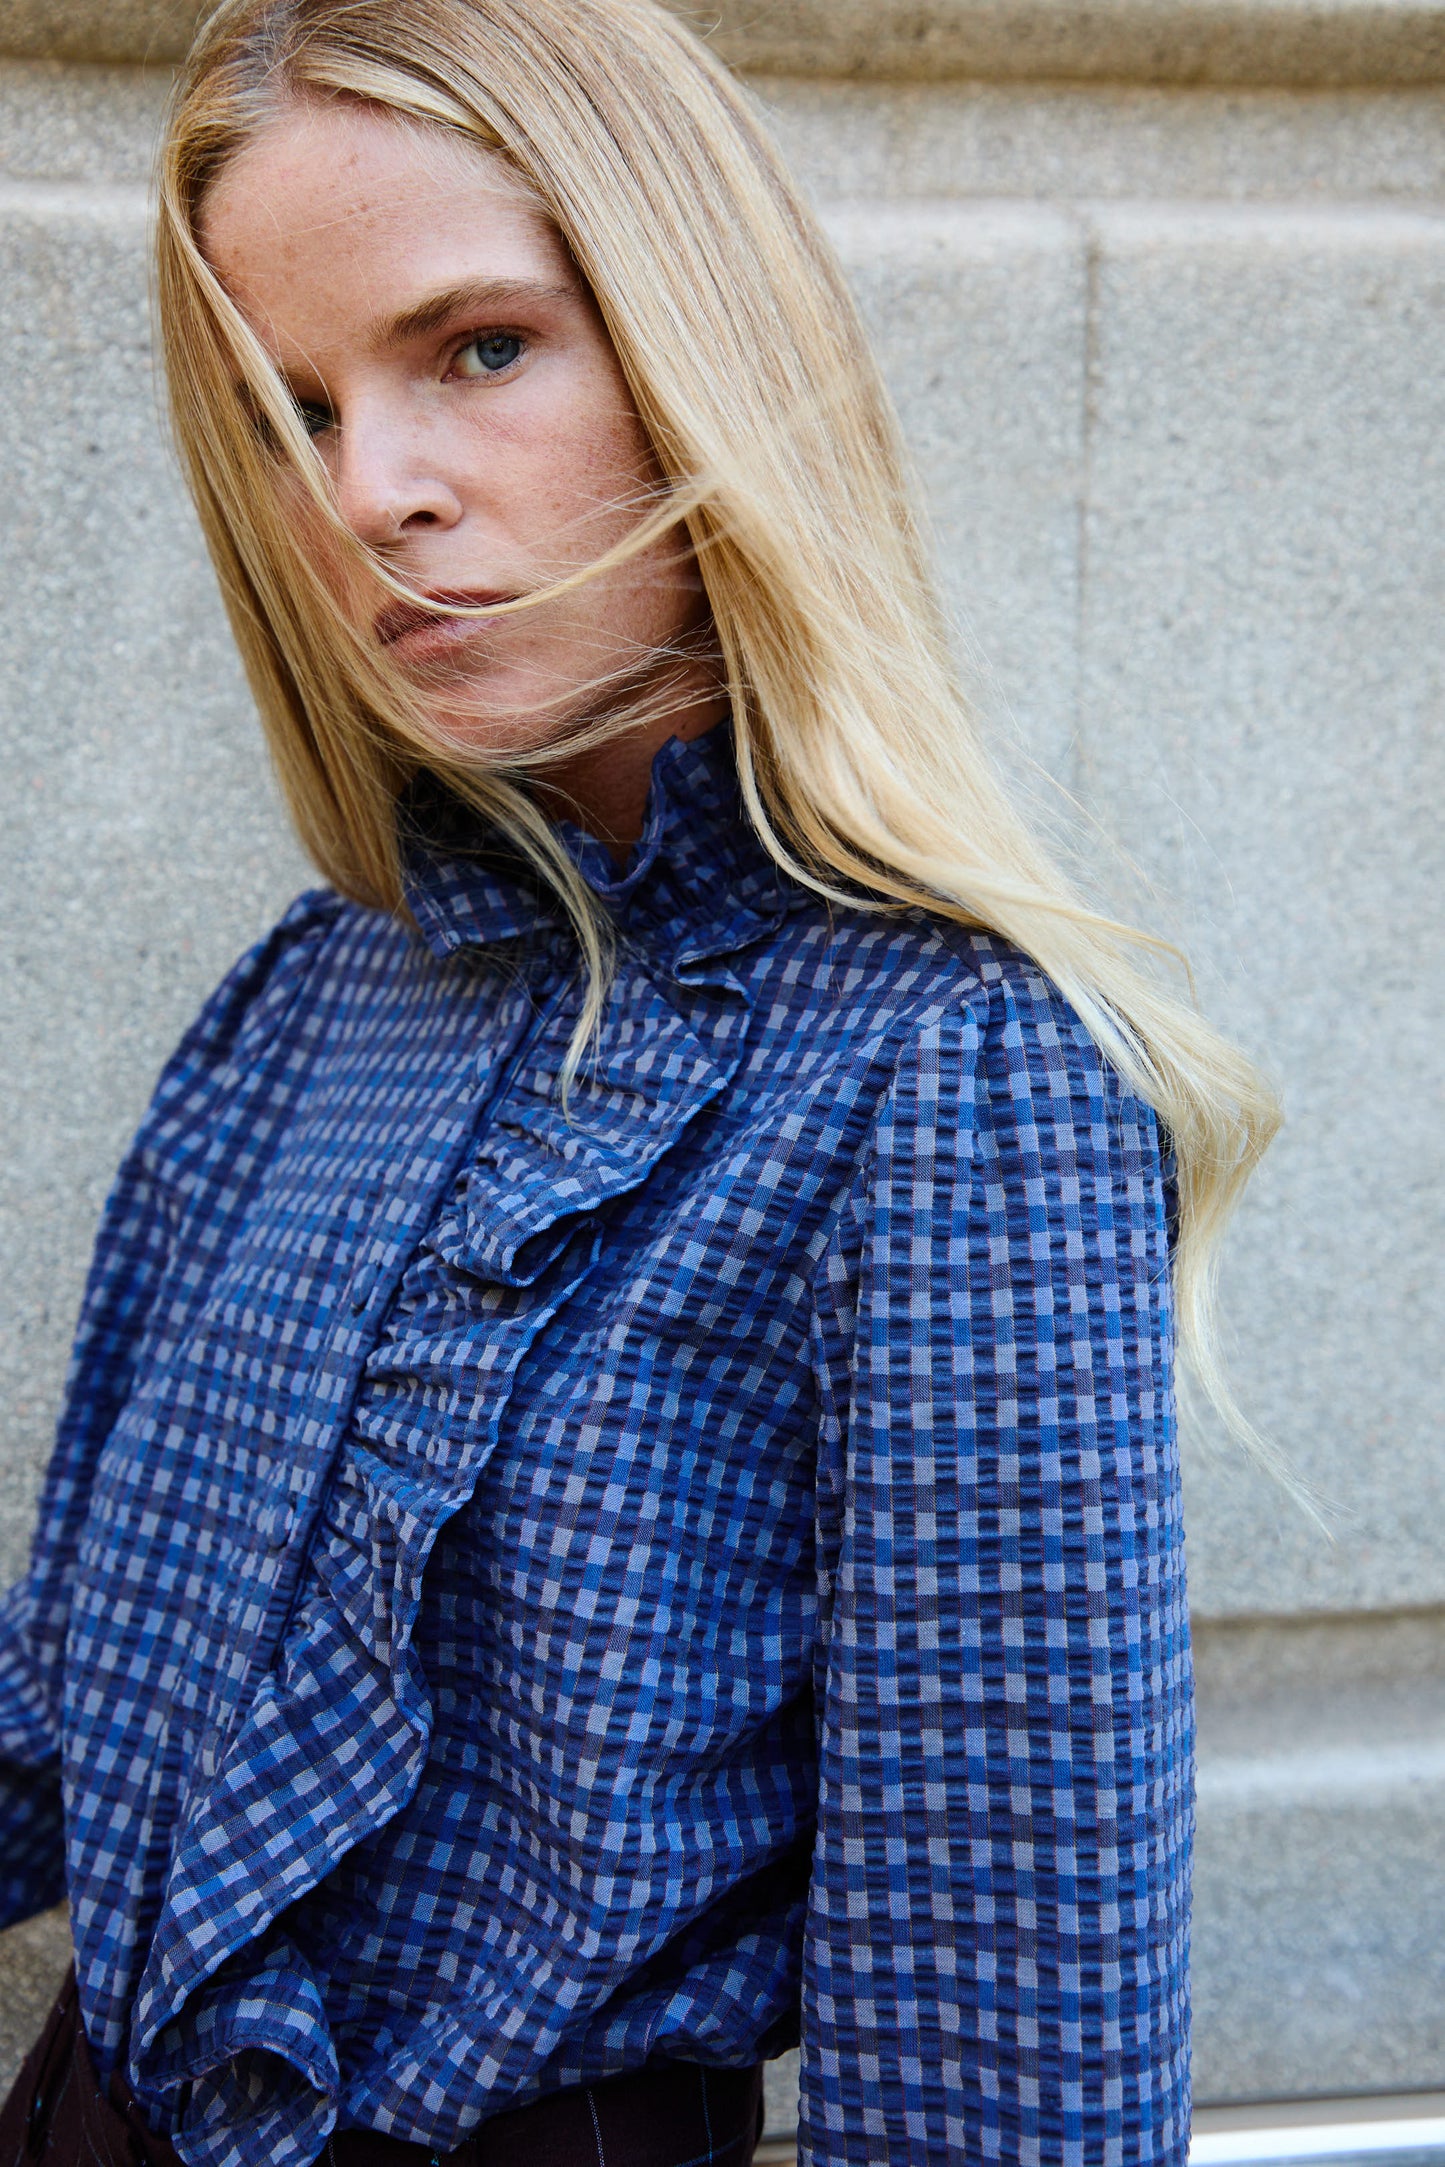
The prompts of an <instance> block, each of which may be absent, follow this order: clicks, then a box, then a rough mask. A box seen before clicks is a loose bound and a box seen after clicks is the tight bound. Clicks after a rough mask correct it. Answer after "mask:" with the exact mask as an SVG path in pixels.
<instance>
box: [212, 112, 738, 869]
mask: <svg viewBox="0 0 1445 2167" xmlns="http://www.w3.org/2000/svg"><path fill="white" fill-rule="evenodd" d="M201 238H202V243H203V246H204V248H205V250H206V254H207V257H208V259H209V261H210V263H211V265H212V267H213V268H214V269H215V271H216V272H217V274H218V275H219V277H220V278H221V279H222V281H223V282H224V284H225V286H226V287H227V289H228V291H229V292H230V294H231V296H232V298H233V299H234V300H235V301H236V302H237V304H238V306H239V307H240V308H241V310H242V311H243V312H244V314H245V316H246V318H247V319H248V321H249V323H250V324H251V326H252V328H253V329H254V330H255V331H256V333H257V335H258V337H259V338H260V339H261V341H262V343H263V344H264V345H265V347H266V348H267V350H268V352H269V353H270V355H271V357H272V359H273V360H274V361H275V363H276V365H277V367H278V368H279V370H280V371H281V373H282V375H283V377H284V379H285V381H286V383H287V385H288V386H289V388H290V390H291V392H292V394H293V396H294V397H295V399H296V400H297V402H298V405H299V406H300V408H301V411H302V414H303V416H304V417H305V420H306V424H307V427H308V429H309V430H310V432H311V434H312V436H313V439H314V442H315V444H316V448H317V450H318V452H319V454H320V456H321V458H322V460H323V462H324V464H325V466H326V468H327V471H328V473H329V474H330V476H331V480H332V483H333V486H334V490H335V502H336V505H337V508H338V510H339V511H340V514H341V517H342V519H343V520H344V521H345V523H346V524H347V526H348V527H349V528H350V529H351V531H352V533H353V534H354V535H355V536H356V537H357V539H358V540H359V541H361V542H363V543H365V544H367V545H368V547H369V548H370V550H372V551H373V552H374V553H375V554H376V556H377V557H379V558H380V559H381V560H383V561H384V562H385V563H386V564H387V565H388V566H389V567H390V568H391V569H392V570H394V571H395V572H396V573H398V574H399V575H400V576H401V577H402V578H403V579H404V580H405V581H406V582H407V583H408V584H409V585H411V586H413V587H415V588H417V589H418V590H420V591H421V592H423V593H426V594H428V595H430V596H432V597H436V598H440V599H443V600H448V601H453V602H456V601H466V602H497V601H503V600H510V599H514V598H516V597H518V596H523V595H527V594H532V593H536V592H538V591H539V590H541V589H544V588H546V587H548V586H549V585H551V584H552V583H553V582H555V581H556V580H558V579H559V578H562V577H564V576H565V575H566V574H567V573H569V572H573V571H576V570H578V569H579V568H581V567H583V566H585V565H587V564H589V563H592V562H594V561H595V560H596V559H597V558H598V557H599V556H600V555H601V554H602V553H603V552H604V551H605V550H607V549H608V548H609V547H610V546H612V545H613V544H614V543H616V542H617V541H619V540H620V539H622V537H623V536H624V535H626V534H627V533H628V532H629V531H630V530H631V529H632V528H633V527H634V526H635V525H636V523H637V521H638V518H639V516H640V515H641V513H642V511H643V510H645V508H646V500H647V498H648V495H649V492H651V491H652V490H654V489H655V487H656V484H657V480H658V476H657V472H656V467H655V462H654V460H653V456H652V452H651V448H650V445H649V443H648V439H647V436H646V432H645V431H644V429H643V427H642V424H641V421H640V420H639V418H638V415H637V412H636V409H635V408H634V406H633V403H632V400H631V397H630V395H629V392H628V389H627V385H626V382H625V380H624V378H623V375H622V371H621V369H620V367H619V365H618V361H617V357H616V354H615V353H614V351H613V348H612V345H611V342H610V340H609V338H608V336H607V333H606V330H605V328H604V326H603V323H602V320H601V318H600V316H599V314H598V312H597V309H596V307H595V306H594V304H593V302H592V300H591V298H590V296H589V295H588V293H587V292H586V290H585V288H584V287H583V286H582V284H581V282H580V280H579V278H578V276H577V273H576V271H575V269H574V268H573V265H572V263H571V260H570V257H569V255H568V252H567V250H566V248H565V246H564V245H563V243H562V241H561V239H560V238H559V236H558V234H557V232H556V230H555V229H554V228H553V227H552V226H551V225H550V224H549V222H548V221H547V219H546V217H545V216H544V215H543V213H542V211H541V210H540V208H539V207H538V205H537V202H536V200H535V198H534V197H533V196H532V195H531V194H530V192H529V191H528V190H527V188H526V187H525V184H524V183H522V182H521V181H520V179H519V178H517V177H516V176H514V175H513V173H512V172H511V170H510V169H509V168H508V167H507V166H506V164H505V163H504V162H503V161H502V160H500V159H498V158H496V157H493V156H492V155H490V154H488V153H486V152H484V151H480V150H477V149H474V148H473V147H472V146H470V145H469V144H467V143H466V142H465V141H464V140H462V139H461V138H458V137H454V136H452V135H449V134H448V133H447V132H445V131H444V130H441V129H434V128H429V127H424V126H421V125H415V126H414V125H412V124H411V123H409V122H407V121H405V120H403V119H401V118H400V117H398V116H395V115H390V114H386V113H384V112H382V111H380V110H379V109H373V108H368V107H364V106H361V105H346V104H341V103H333V104H322V103H316V104H299V103H298V104H294V105H290V106H287V107H285V108H283V110H282V111H281V113H280V114H279V115H278V117H277V118H276V119H275V120H274V121H273V122H272V123H271V124H270V125H269V126H268V127H267V128H266V129H265V130H264V131H263V132H262V133H261V134H260V135H259V136H258V137H257V138H256V139H254V140H253V141H252V142H251V143H250V144H249V145H248V146H247V147H246V149H244V150H243V151H242V152H241V153H240V154H239V155H238V156H237V157H236V158H235V159H234V160H233V161H232V162H231V164H230V165H229V166H227V167H226V168H225V170H224V171H223V172H222V174H221V176H220V177H219V179H218V180H217V182H216V183H215V185H214V187H213V189H212V191H211V193H210V195H209V197H208V199H207V202H206V205H205V209H204V217H203V221H202V234H201ZM297 516H298V519H304V518H305V517H306V516H307V514H306V511H305V509H304V507H303V503H302V492H301V491H300V490H299V489H298V491H297ZM310 516H311V517H312V519H313V520H314V519H315V514H314V511H313V512H312V513H311V515H310ZM317 524H318V525H319V524H320V522H319V521H318V522H317ZM318 540H319V538H318ZM332 554H333V556H338V557H339V555H340V554H341V553H340V552H336V551H335V550H334V547H333V552H332ZM333 579H334V586H335V591H336V593H337V596H338V603H339V606H341V607H342V608H344V609H345V610H346V611H347V613H348V614H349V615H350V616H351V617H352V619H353V621H355V622H356V623H357V624H358V625H359V626H360V627H361V628H362V629H364V631H365V633H366V635H367V636H368V637H369V638H371V639H374V640H375V641H376V643H377V645H378V647H379V648H382V649H384V650H385V652H386V654H387V655H388V656H389V658H390V660H391V661H392V662H393V664H395V665H396V666H397V667H398V668H399V669H400V670H402V671H403V672H404V673H405V675H406V676H407V678H408V679H409V680H410V682H411V683H412V685H413V687H414V688H415V689H416V691H417V692H418V693H419V694H420V696H421V699H422V703H423V706H424V707H425V709H426V711H427V712H428V713H429V714H430V716H431V717H432V718H433V720H434V722H435V723H436V725H437V727H438V729H439V730H441V731H444V732H445V733H446V734H447V735H448V736H450V737H451V738H452V739H453V740H456V739H461V740H462V741H463V742H465V743H466V744H467V745H469V746H470V747H472V748H474V749H478V750H481V751H483V752H486V751H488V750H490V751H494V752H503V751H531V750H535V749H537V748H541V747H548V746H551V747H564V746H566V745H567V744H568V742H569V741H570V740H571V739H572V738H574V737H575V736H576V734H577V730H578V727H579V723H585V722H586V721H587V720H588V719H591V718H593V717H595V716H596V715H598V714H599V713H602V714H605V713H607V712H608V711H609V710H614V711H615V710H616V708H617V705H618V700H619V687H622V686H633V687H635V685H636V683H637V681H638V679H639V677H642V678H644V679H646V678H648V677H649V676H650V677H651V678H653V679H654V680H656V683H655V684H654V687H653V689H654V692H655V693H657V692H661V693H662V697H661V699H659V700H656V701H655V702H654V704H655V705H656V706H657V707H658V708H659V710H665V712H660V713H659V718H658V719H657V721H656V722H655V723H650V724H647V725H644V726H642V727H641V729H640V731H637V730H634V731H632V732H629V733H628V735H627V737H625V738H623V739H620V740H618V741H615V742H614V743H612V744H610V745H608V746H605V747H602V748H599V749H598V750H596V751H595V752H594V753H591V754H584V755H583V756H582V759H581V762H580V766H578V767H577V770H576V772H571V773H569V772H568V770H567V769H566V768H565V767H564V768H563V769H562V770H560V771H559V774H560V781H561V783H562V785H563V787H565V788H567V789H568V790H569V791H570V792H571V793H572V794H573V795H574V796H580V797H581V799H582V809H583V812H584V816H585V815H587V814H589V813H592V814H595V816H596V817H595V819H594V825H597V826H598V827H599V830H600V832H604V833H610V832H616V833H622V834H625V831H626V830H627V828H628V827H629V826H632V827H634V829H635V825H636V818H637V816H639V815H640V811H641V802H640V801H641V798H642V797H645V793H646V774H647V769H648V767H649V766H650V762H651V756H652V752H653V750H654V749H655V746H656V744H659V743H661V742H663V741H664V740H665V739H666V738H667V737H668V736H670V735H673V734H679V735H684V736H685V735H692V734H695V733H696V731H697V730H698V729H701V728H706V727H707V726H708V725H709V724H710V723H711V722H712V721H713V720H715V719H716V716H717V713H718V711H719V708H718V701H717V697H716V690H715V682H714V680H713V678H712V674H711V671H710V669H709V667H708V665H707V663H706V662H705V661H692V662H684V663H682V664H681V665H678V664H676V663H672V664H667V663H665V662H664V661H662V660H661V659H660V650H667V649H669V648H671V649H672V650H673V651H674V652H675V651H676V646H677V643H678V641H679V640H680V639H685V638H686V636H688V635H690V634H691V635H693V636H694V639H695V637H696V635H697V634H698V632H699V629H700V628H701V627H702V626H704V625H705V622H706V611H705V605H704V602H703V599H702V595H701V586H700V581H699V579H698V575H697V571H696V567H695V564H694V563H693V561H692V559H691V556H690V554H689V553H688V552H687V550H686V549H685V547H684V546H682V545H681V544H680V543H679V542H677V541H673V540H669V541H667V542H665V543H661V544H658V545H656V546H654V547H652V548H650V549H649V550H648V551H646V552H645V553H643V554H642V555H640V556H638V557H636V558H634V559H632V560H631V561H630V562H628V563H627V564H625V565H623V566H621V567H619V568H617V569H615V570H612V571H609V572H607V573H603V574H600V575H598V576H596V577H595V578H593V579H591V580H589V581H586V582H584V583H583V584H581V585H580V586H579V587H578V588H577V589H575V590H574V591H573V592H572V593H570V594H568V595H565V596H558V597H555V598H552V599H549V600H546V601H543V602H540V603H539V604H538V605H537V606H536V607H535V608H534V609H529V610H524V611H520V612H518V613H516V614H515V615H512V616H508V617H502V618H494V619H491V620H487V621H478V620H467V619H465V618H460V617H455V616H440V617H439V616H436V615H431V614H428V613H426V612H424V611H421V610H418V609H416V608H414V607H411V606H409V605H407V604H405V603H400V604H399V603H398V602H397V601H396V599H395V598H394V597H393V596H392V595H390V594H389V593H388V592H387V591H386V590H385V589H384V588H383V587H381V585H380V584H379V583H378V582H373V581H371V580H370V579H369V578H365V577H362V578H358V576H357V574H356V572H355V570H354V569H350V570H345V569H343V567H342V566H341V565H340V564H339V563H336V564H335V565H334V567H333ZM639 736H640V738H641V739H642V742H633V740H635V739H637V738H638V737H639ZM589 799H592V800H596V801H597V802H596V803H593V804H589V803H588V800H589Z"/></svg>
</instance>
